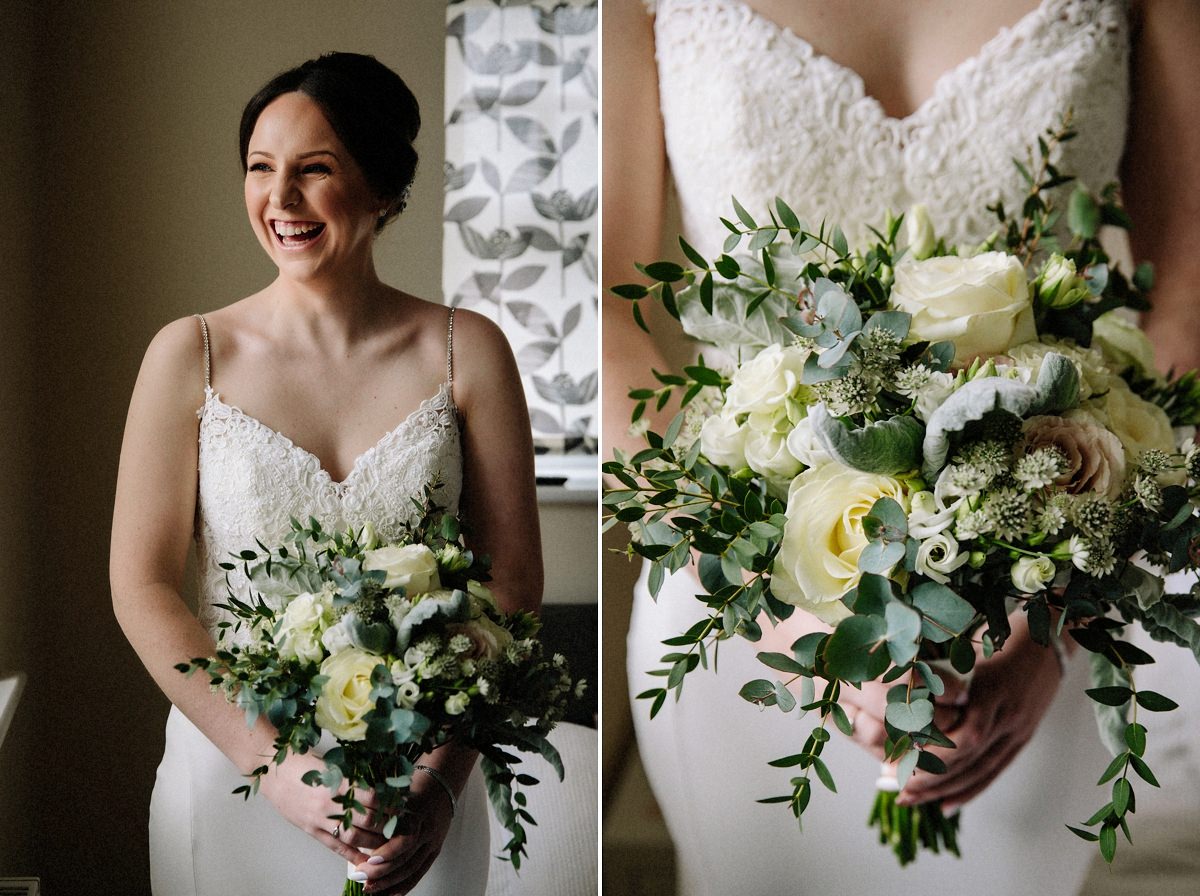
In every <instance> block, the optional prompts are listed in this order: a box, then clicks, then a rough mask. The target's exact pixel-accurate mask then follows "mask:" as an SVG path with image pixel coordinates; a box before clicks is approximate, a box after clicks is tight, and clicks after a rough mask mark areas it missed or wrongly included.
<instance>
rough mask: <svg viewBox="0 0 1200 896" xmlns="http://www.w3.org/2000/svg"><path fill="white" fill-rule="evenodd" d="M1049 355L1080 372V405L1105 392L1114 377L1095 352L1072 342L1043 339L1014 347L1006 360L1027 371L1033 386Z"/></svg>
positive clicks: (1102, 358)
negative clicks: (1071, 365) (1072, 365)
mask: <svg viewBox="0 0 1200 896" xmlns="http://www.w3.org/2000/svg"><path fill="white" fill-rule="evenodd" d="M1051 352H1053V353H1054V354H1056V355H1062V356H1063V357H1064V358H1066V359H1067V360H1068V361H1070V362H1071V363H1072V364H1074V365H1075V369H1076V370H1078V371H1079V400H1080V401H1084V400H1086V399H1088V398H1090V397H1091V396H1093V395H1099V394H1100V393H1102V392H1107V391H1108V387H1109V384H1110V383H1111V382H1112V380H1113V376H1112V374H1111V372H1110V371H1109V369H1108V367H1107V366H1106V365H1105V362H1104V356H1103V355H1102V354H1101V353H1100V352H1099V351H1098V350H1097V349H1094V348H1080V347H1079V346H1077V345H1075V344H1074V343H1072V342H1059V341H1058V340H1056V339H1046V340H1045V341H1043V342H1026V343H1025V344H1024V345H1019V346H1014V347H1013V348H1012V349H1010V350H1009V352H1008V356H1009V357H1010V358H1011V359H1012V360H1013V361H1016V362H1017V364H1018V365H1019V367H1021V368H1025V369H1027V370H1028V371H1029V379H1028V380H1027V382H1036V381H1037V378H1038V374H1039V373H1040V372H1041V369H1042V362H1043V361H1045V360H1046V355H1048V354H1050V353H1051Z"/></svg>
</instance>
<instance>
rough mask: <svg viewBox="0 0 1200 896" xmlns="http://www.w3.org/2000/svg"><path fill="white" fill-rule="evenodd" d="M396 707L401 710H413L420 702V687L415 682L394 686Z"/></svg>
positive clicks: (405, 682)
mask: <svg viewBox="0 0 1200 896" xmlns="http://www.w3.org/2000/svg"><path fill="white" fill-rule="evenodd" d="M395 696H396V705H397V706H398V707H400V708H401V709H414V708H416V705H417V703H419V702H420V700H421V686H420V685H419V684H417V683H416V682H415V681H402V682H400V684H398V685H396V695H395Z"/></svg>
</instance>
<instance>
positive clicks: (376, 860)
mask: <svg viewBox="0 0 1200 896" xmlns="http://www.w3.org/2000/svg"><path fill="white" fill-rule="evenodd" d="M386 861H387V859H385V858H384V857H383V856H371V858H369V859H367V864H368V865H382V864H383V863H384V862H386Z"/></svg>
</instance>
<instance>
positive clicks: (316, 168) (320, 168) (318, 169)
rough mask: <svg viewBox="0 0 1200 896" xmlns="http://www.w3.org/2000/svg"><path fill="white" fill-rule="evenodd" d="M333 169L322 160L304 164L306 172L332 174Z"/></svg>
mask: <svg viewBox="0 0 1200 896" xmlns="http://www.w3.org/2000/svg"><path fill="white" fill-rule="evenodd" d="M332 171H333V169H332V168H330V167H329V166H328V165H324V164H322V163H321V162H313V163H312V164H309V165H305V166H304V173H305V174H330V173H332Z"/></svg>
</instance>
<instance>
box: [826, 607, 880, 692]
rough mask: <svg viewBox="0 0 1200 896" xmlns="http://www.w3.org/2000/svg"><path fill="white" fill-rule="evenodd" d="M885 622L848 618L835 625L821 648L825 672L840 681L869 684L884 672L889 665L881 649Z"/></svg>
mask: <svg viewBox="0 0 1200 896" xmlns="http://www.w3.org/2000/svg"><path fill="white" fill-rule="evenodd" d="M886 640H887V623H886V622H884V620H883V619H880V618H879V617H878V616H851V617H849V618H848V619H843V620H842V621H841V622H839V623H838V627H837V628H836V629H834V632H833V634H832V635H830V636H829V643H828V644H826V645H825V665H826V668H827V670H828V672H829V673H830V674H831V675H834V676H836V677H838V678H840V679H842V680H843V681H849V682H863V681H872V680H874V679H876V678H878V677H879V676H880V675H882V674H883V673H884V672H886V671H887V667H888V665H889V663H890V659H889V657H888V652H887V650H885V649H884V648H883V644H884V643H885V642H886Z"/></svg>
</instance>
